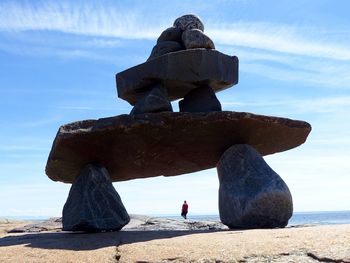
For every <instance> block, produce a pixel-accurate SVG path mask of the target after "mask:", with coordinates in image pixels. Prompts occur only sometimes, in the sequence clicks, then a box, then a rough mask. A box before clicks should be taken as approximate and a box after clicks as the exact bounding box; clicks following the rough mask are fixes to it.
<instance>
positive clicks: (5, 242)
mask: <svg viewBox="0 0 350 263" xmlns="http://www.w3.org/2000/svg"><path fill="white" fill-rule="evenodd" d="M220 231H227V230H199V231H120V232H105V233H95V234H86V233H71V232H68V233H38V234H25V235H14V236H6V237H3V238H1V239H0V247H7V246H16V245H25V246H27V247H32V248H42V249H65V250H76V251H79V250H93V249H99V248H104V247H109V246H119V245H122V244H131V243H137V242H144V241H150V240H157V239H164V238H173V237H178V236H185V235H194V234H202V233H213V232H220Z"/></svg>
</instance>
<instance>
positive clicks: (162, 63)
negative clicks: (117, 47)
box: [116, 49, 238, 105]
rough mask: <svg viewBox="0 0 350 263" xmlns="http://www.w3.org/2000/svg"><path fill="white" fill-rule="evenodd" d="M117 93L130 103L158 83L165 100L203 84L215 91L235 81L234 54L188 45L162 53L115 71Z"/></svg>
mask: <svg viewBox="0 0 350 263" xmlns="http://www.w3.org/2000/svg"><path fill="white" fill-rule="evenodd" d="M116 81H117V90H118V96H119V97H120V98H121V99H124V100H126V101H128V102H129V103H130V104H131V105H134V104H135V103H136V102H137V101H139V100H140V99H141V98H143V97H144V96H145V95H146V94H147V93H148V92H149V89H150V88H151V87H152V86H153V85H155V84H157V83H161V84H162V85H164V86H165V87H166V89H167V90H168V94H169V100H170V101H173V100H176V99H180V98H183V97H184V96H185V95H186V94H187V93H188V92H189V91H190V90H192V89H195V88H198V87H201V86H203V85H207V86H209V87H211V88H212V89H213V90H214V91H215V92H217V91H221V90H224V89H227V88H229V87H231V86H232V85H235V84H237V83H238V58H237V57H231V56H227V55H225V54H222V53H220V52H219V51H217V50H212V49H190V50H181V51H177V52H172V53H169V54H165V55H163V56H160V57H157V58H154V59H151V60H149V61H147V62H145V63H143V64H140V65H137V66H135V67H132V68H129V69H127V70H125V71H122V72H120V73H118V74H117V75H116Z"/></svg>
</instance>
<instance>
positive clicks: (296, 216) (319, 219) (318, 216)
mask: <svg viewBox="0 0 350 263" xmlns="http://www.w3.org/2000/svg"><path fill="white" fill-rule="evenodd" d="M160 217H166V218H173V219H181V216H178V215H176V216H175V215H168V216H160ZM187 217H188V219H189V220H220V217H219V215H191V214H188V215H187ZM340 224H350V211H325V212H294V213H293V216H292V218H291V219H290V220H289V223H288V226H290V227H292V226H298V225H340Z"/></svg>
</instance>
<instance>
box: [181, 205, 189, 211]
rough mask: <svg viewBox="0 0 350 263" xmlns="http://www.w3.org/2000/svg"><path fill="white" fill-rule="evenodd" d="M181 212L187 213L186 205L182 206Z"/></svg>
mask: <svg viewBox="0 0 350 263" xmlns="http://www.w3.org/2000/svg"><path fill="white" fill-rule="evenodd" d="M182 212H185V213H187V212H188V204H183V205H182Z"/></svg>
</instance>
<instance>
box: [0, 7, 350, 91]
mask: <svg viewBox="0 0 350 263" xmlns="http://www.w3.org/2000/svg"><path fill="white" fill-rule="evenodd" d="M174 18H175V17H174ZM169 19H170V18H169V17H165V16H164V15H163V16H161V15H160V16H157V17H152V16H148V17H147V18H145V14H144V13H143V12H142V10H141V9H140V8H138V7H134V8H125V7H124V8H123V7H120V6H118V7H117V5H115V6H111V5H110V4H109V5H108V4H107V5H102V4H96V3H95V4H93V3H91V2H88V3H87V2H83V3H82V2H80V3H79V2H64V1H57V2H55V1H38V2H36V4H32V2H30V3H29V2H20V3H15V2H3V3H0V31H3V32H31V31H41V32H63V33H69V34H71V35H75V36H80V37H85V38H87V39H84V41H83V43H82V42H81V41H80V42H79V40H77V39H74V41H72V42H74V43H77V42H79V44H78V45H74V44H72V45H71V46H69V45H68V46H67V43H69V42H71V41H64V43H63V44H62V43H61V44H58V46H57V44H54V43H52V42H53V41H52V40H51V42H50V45H48V46H45V43H37V45H36V44H35V43H32V45H29V46H20V47H16V46H15V45H12V44H11V43H10V44H6V43H2V44H0V49H2V50H5V51H7V52H12V53H18V54H22V55H31V54H38V55H40V54H41V55H44V56H49V55H51V56H52V55H55V56H58V57H61V58H78V59H93V60H101V61H107V62H109V63H118V62H119V61H120V60H121V59H120V58H119V59H118V56H111V54H103V53H99V52H96V50H94V51H91V48H104V49H106V48H113V47H120V46H123V43H125V42H126V41H128V40H130V39H131V40H135V39H138V40H145V39H146V40H152V41H154V40H155V39H156V38H157V37H158V35H159V33H160V32H161V31H162V30H163V29H165V28H166V27H168V26H171V24H170V23H169ZM170 20H172V19H170ZM209 20H210V19H209ZM211 22H212V23H208V25H206V34H207V35H209V36H210V37H211V38H212V39H213V40H214V42H215V44H216V46H217V47H218V48H219V49H220V50H222V51H224V52H225V51H226V52H227V53H229V54H236V55H238V56H239V57H240V59H241V67H240V69H241V70H242V72H247V73H252V74H256V75H262V76H264V77H268V78H272V79H277V80H283V81H288V82H296V83H301V82H302V83H303V84H306V85H311V86H322V87H331V88H332V87H334V88H350V75H349V74H348V72H350V63H349V61H350V50H349V48H348V46H349V44H350V40H349V38H348V37H346V36H347V35H349V31H348V30H345V29H342V28H340V29H336V31H335V32H333V33H332V31H331V30H330V29H324V28H316V27H309V26H303V25H300V24H299V26H298V27H296V26H292V25H287V24H274V23H266V22H265V23H261V22H257V21H254V22H250V21H245V22H241V21H238V22H235V23H229V24H223V23H217V22H215V21H211ZM39 39H41V40H40V41H42V39H43V38H39ZM44 42H45V41H44ZM55 45H56V46H55ZM62 45H63V46H62ZM128 59H130V58H128ZM143 59H144V57H142V58H141V57H140V56H138V57H137V58H133V61H138V62H140V61H142V60H143ZM122 60H123V61H125V60H126V59H125V58H122ZM274 63H277V64H274Z"/></svg>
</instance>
